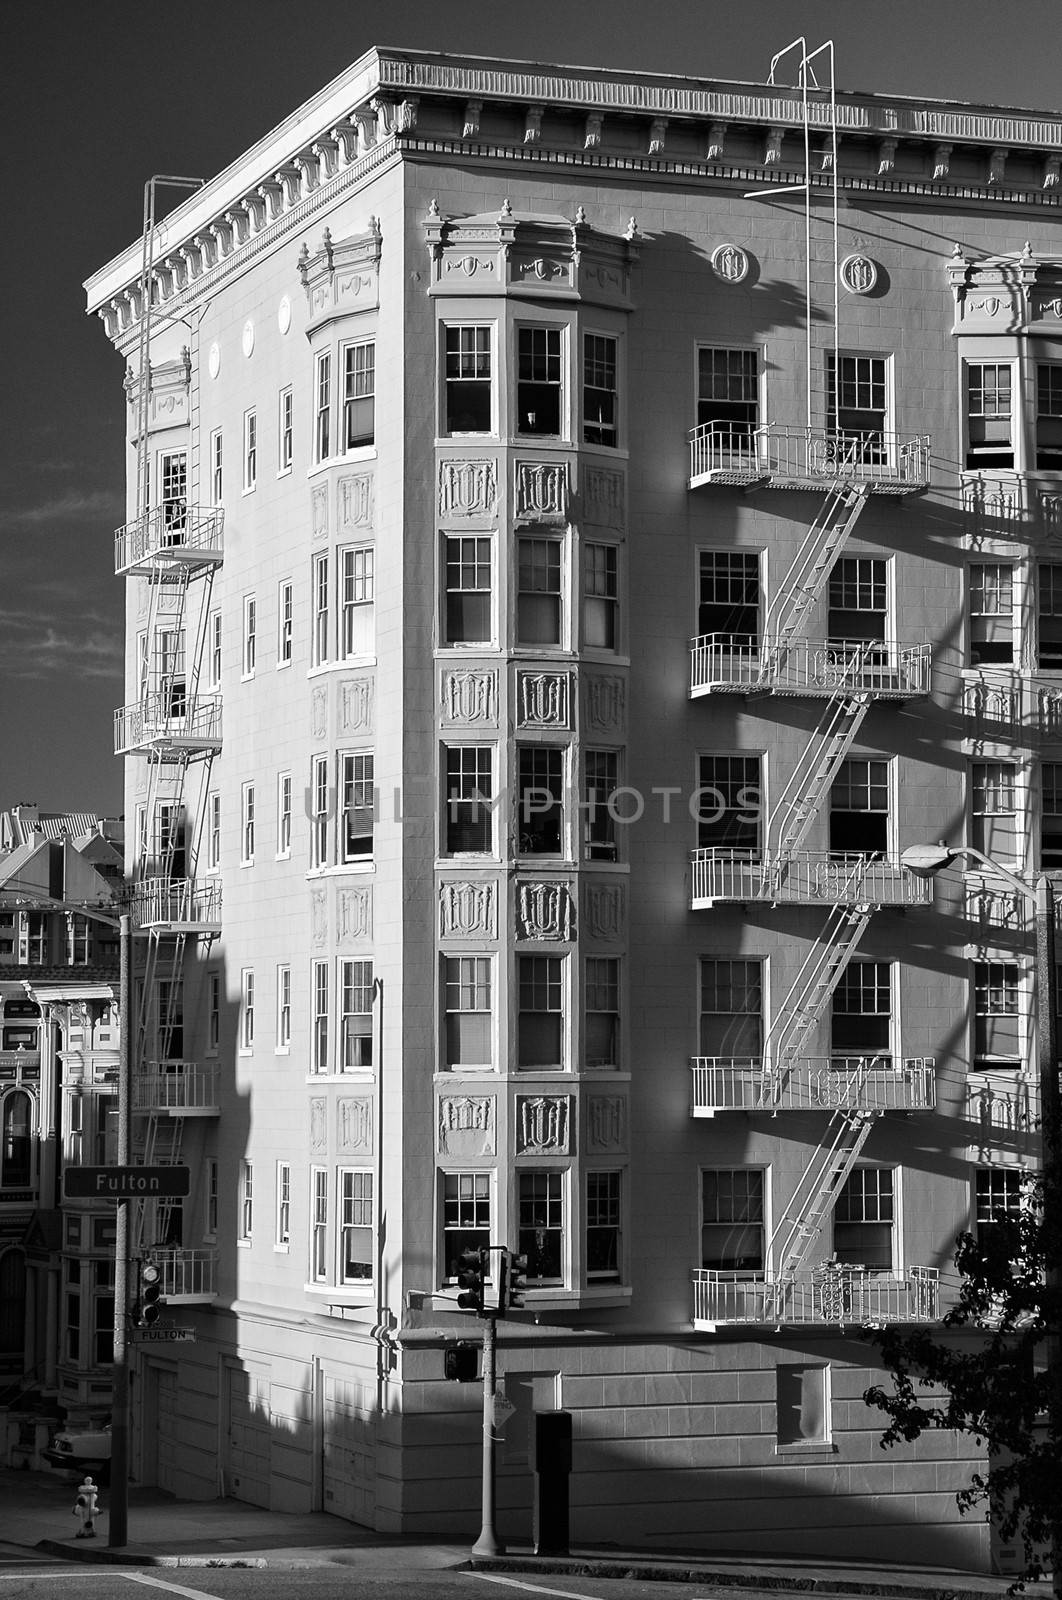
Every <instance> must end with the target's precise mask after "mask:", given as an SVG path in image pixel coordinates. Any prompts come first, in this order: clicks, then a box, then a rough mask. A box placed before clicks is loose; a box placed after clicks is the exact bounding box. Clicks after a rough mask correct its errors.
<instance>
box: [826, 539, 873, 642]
mask: <svg viewBox="0 0 1062 1600" xmlns="http://www.w3.org/2000/svg"><path fill="white" fill-rule="evenodd" d="M888 616H889V564H888V562H887V561H885V560H882V559H879V558H878V557H877V556H842V558H841V560H840V561H838V562H837V564H836V565H835V567H834V569H833V571H832V572H831V574H830V587H829V612H828V620H827V624H826V628H827V635H828V638H829V641H830V643H831V644H833V645H840V646H845V645H849V644H856V645H859V646H864V645H873V644H877V643H882V644H883V643H884V642H885V639H886V636H887V631H888ZM851 658H852V660H853V663H856V662H873V663H878V664H880V662H881V659H882V658H881V655H880V653H879V652H877V651H873V650H865V649H863V650H860V652H859V654H858V655H856V653H855V652H854V651H853V652H852V653H851Z"/></svg>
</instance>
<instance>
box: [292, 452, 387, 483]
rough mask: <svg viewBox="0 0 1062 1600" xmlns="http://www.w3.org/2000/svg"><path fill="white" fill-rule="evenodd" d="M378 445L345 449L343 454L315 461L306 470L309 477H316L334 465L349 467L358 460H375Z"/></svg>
mask: <svg viewBox="0 0 1062 1600" xmlns="http://www.w3.org/2000/svg"><path fill="white" fill-rule="evenodd" d="M376 459H377V456H376V446H375V445H374V444H359V445H357V446H355V448H354V449H353V450H344V451H343V452H342V454H340V455H335V456H326V457H325V458H324V460H323V461H315V462H314V463H313V466H312V467H308V468H307V471H306V476H307V478H315V477H316V476H317V475H318V473H321V472H328V471H329V470H330V469H331V468H333V467H348V466H352V465H353V464H355V463H356V462H361V461H375V460H376Z"/></svg>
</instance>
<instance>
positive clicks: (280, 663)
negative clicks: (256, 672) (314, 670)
mask: <svg viewBox="0 0 1062 1600" xmlns="http://www.w3.org/2000/svg"><path fill="white" fill-rule="evenodd" d="M290 666H291V662H290V660H288V661H278V662H277V667H276V670H277V671H278V672H283V671H284V669H285V668H286V667H290Z"/></svg>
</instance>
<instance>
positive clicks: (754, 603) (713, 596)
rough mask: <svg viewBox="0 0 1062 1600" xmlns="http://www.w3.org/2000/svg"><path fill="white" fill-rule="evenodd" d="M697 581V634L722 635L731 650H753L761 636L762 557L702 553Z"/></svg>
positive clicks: (738, 553) (710, 551)
mask: <svg viewBox="0 0 1062 1600" xmlns="http://www.w3.org/2000/svg"><path fill="white" fill-rule="evenodd" d="M697 578H698V593H697V632H698V634H700V635H702V636H703V635H705V634H722V635H724V636H725V637H726V639H727V641H728V648H729V649H730V650H734V649H738V650H751V649H752V648H753V647H754V646H755V645H756V643H757V642H758V640H759V635H760V558H759V556H758V555H756V554H754V553H749V554H745V553H743V552H740V551H736V550H702V551H701V553H700V559H699V561H698V569H697Z"/></svg>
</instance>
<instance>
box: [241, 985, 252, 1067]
mask: <svg viewBox="0 0 1062 1600" xmlns="http://www.w3.org/2000/svg"><path fill="white" fill-rule="evenodd" d="M240 1049H241V1051H244V1052H249V1051H251V1050H253V1049H254V973H253V971H252V970H251V968H250V967H244V969H243V971H242V972H241V973H240Z"/></svg>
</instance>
